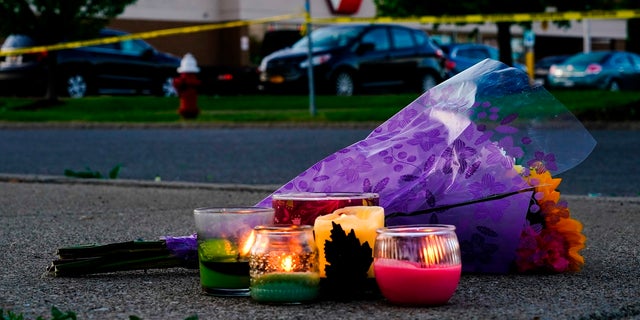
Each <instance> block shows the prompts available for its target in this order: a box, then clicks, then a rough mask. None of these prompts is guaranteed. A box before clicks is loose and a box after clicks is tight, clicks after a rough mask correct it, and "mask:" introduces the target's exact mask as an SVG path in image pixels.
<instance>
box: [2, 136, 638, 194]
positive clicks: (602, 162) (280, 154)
mask: <svg viewBox="0 0 640 320" xmlns="http://www.w3.org/2000/svg"><path fill="white" fill-rule="evenodd" d="M370 131H371V129H345V128H331V129H327V128H323V129H302V128H268V129H267V128H227V129H222V128H220V129H158V128H153V129H95V128H94V129H3V130H0V152H1V156H0V174H38V175H58V176H61V175H63V174H64V170H65V169H71V170H76V171H84V170H86V168H87V167H89V168H90V169H92V170H97V171H100V172H102V173H103V174H104V173H106V172H108V171H109V170H110V169H111V168H113V167H114V166H115V165H117V164H121V165H122V169H121V172H120V175H119V178H121V179H136V180H153V179H154V178H155V177H156V176H159V177H160V178H161V179H162V180H163V181H184V182H210V183H240V184H267V185H281V184H284V183H285V182H287V181H288V180H290V179H291V178H293V177H294V176H295V175H297V174H298V173H300V172H301V171H303V170H305V169H307V168H308V167H310V166H311V165H313V164H314V163H315V162H316V161H319V160H321V159H323V158H324V157H326V156H327V155H329V154H331V153H333V152H335V151H337V150H339V149H340V148H342V147H345V146H348V145H350V144H352V143H354V142H356V141H358V140H360V139H362V138H364V137H366V136H367V135H368V134H369V132H370ZM592 134H593V136H594V138H595V139H596V140H597V141H598V145H597V146H596V149H595V150H594V152H593V153H592V154H591V156H590V157H589V158H588V159H587V160H586V161H585V162H583V163H582V164H581V165H579V166H578V167H576V168H575V169H573V170H571V171H569V172H566V173H564V174H562V175H560V177H562V178H564V181H563V183H562V184H561V186H560V190H561V191H562V192H563V193H565V194H575V195H608V196H611V195H614V196H630V195H631V196H637V195H640V185H639V184H638V181H640V167H639V166H638V164H639V162H638V160H637V159H638V158H640V148H639V147H638V146H640V131H625V130H594V131H592ZM568 143H570V142H568Z"/></svg>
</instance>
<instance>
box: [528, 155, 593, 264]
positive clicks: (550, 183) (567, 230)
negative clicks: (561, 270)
mask: <svg viewBox="0 0 640 320" xmlns="http://www.w3.org/2000/svg"><path fill="white" fill-rule="evenodd" d="M523 178H524V179H525V180H526V181H527V183H529V185H530V186H532V187H534V188H535V193H534V199H535V201H536V203H537V204H538V206H539V207H540V212H541V214H542V216H543V217H544V219H545V228H546V229H549V231H555V232H557V233H558V234H560V235H561V236H562V237H563V238H564V242H565V246H566V257H565V258H566V259H567V260H568V261H569V265H568V269H569V270H570V271H579V270H580V268H581V267H582V265H584V257H583V256H582V255H580V253H579V252H580V250H582V249H584V247H585V241H586V237H585V236H584V235H583V234H582V223H580V222H579V221H578V220H575V219H572V218H571V215H570V212H569V208H568V207H567V205H566V203H564V202H560V192H558V191H556V189H557V188H558V186H559V185H560V182H561V181H562V179H560V178H553V177H552V176H551V173H550V172H549V171H539V170H536V168H530V169H529V174H528V175H523Z"/></svg>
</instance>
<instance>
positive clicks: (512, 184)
mask: <svg viewBox="0 0 640 320" xmlns="http://www.w3.org/2000/svg"><path fill="white" fill-rule="evenodd" d="M594 147H595V140H594V139H593V138H592V137H591V135H590V134H589V133H588V132H587V130H586V129H585V128H584V127H583V126H582V124H581V123H580V122H579V121H578V120H577V119H576V118H575V117H574V116H573V115H572V114H571V113H570V112H569V111H568V110H567V109H566V108H565V107H564V106H563V105H562V104H561V103H560V102H559V101H557V100H556V99H555V98H553V96H552V95H551V94H549V93H548V92H547V91H546V90H545V89H544V88H542V87H540V86H532V85H531V84H530V82H529V78H528V76H527V75H526V74H525V73H523V72H521V71H519V70H517V69H515V68H511V67H508V66H506V65H504V64H502V63H500V62H498V61H493V60H485V61H483V62H480V63H478V64H476V65H475V66H473V67H471V68H469V69H467V70H465V71H464V72H462V73H460V74H458V75H457V76H455V77H453V78H451V79H449V80H447V81H445V82H443V83H442V84H440V85H439V86H437V87H435V88H433V89H431V90H429V91H427V92H425V93H424V94H423V95H422V96H420V97H418V98H417V99H416V100H415V101H413V102H412V103H410V104H409V105H408V106H406V107H405V108H403V109H402V110H401V111H399V112H398V113H397V114H396V115H394V116H393V117H391V118H390V119H388V120H387V121H386V122H384V123H383V124H381V125H380V126H378V127H377V128H376V129H374V130H373V132H371V134H370V135H369V136H368V137H366V138H365V139H363V140H361V141H358V142H356V143H354V144H352V145H350V146H348V147H345V148H344V149H342V150H339V151H337V152H336V153H334V154H331V155H329V156H328V157H326V158H325V159H323V160H321V161H319V162H317V163H316V164H315V165H313V166H312V167H310V168H309V169H307V170H305V171H303V172H302V173H300V174H299V175H298V176H297V177H295V178H293V179H292V180H291V181H289V182H288V183H286V184H285V185H283V186H282V187H280V188H279V189H278V190H276V191H275V192H274V194H278V193H291V192H375V193H378V194H379V195H380V206H382V207H384V208H385V223H386V224H387V225H406V224H421V223H422V224H424V223H443V224H453V225H455V226H456V232H457V235H458V238H459V240H460V245H461V251H462V262H463V263H462V265H463V271H465V272H489V273H506V272H510V271H514V270H515V271H518V272H541V271H544V272H547V271H552V272H564V271H576V270H579V269H580V266H581V265H582V264H583V258H582V256H580V254H579V250H580V249H582V248H583V247H584V241H585V238H584V236H583V235H582V233H581V227H582V226H581V224H580V223H579V222H578V221H576V220H574V219H572V218H571V217H570V215H569V209H568V206H567V205H566V203H564V202H562V201H559V196H560V194H559V192H558V191H557V190H556V188H557V186H558V184H559V182H560V180H559V179H554V178H552V175H553V174H559V173H561V172H564V171H566V170H568V169H571V168H572V167H574V166H576V165H577V164H579V163H580V162H581V161H583V160H584V159H585V158H586V157H587V156H588V154H589V153H590V152H591V151H592V150H593V148H594ZM272 196H273V194H272V195H270V196H268V197H266V198H265V199H263V200H262V201H260V202H259V203H258V204H257V205H261V206H270V205H271V201H272Z"/></svg>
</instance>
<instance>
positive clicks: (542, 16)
mask: <svg viewBox="0 0 640 320" xmlns="http://www.w3.org/2000/svg"><path fill="white" fill-rule="evenodd" d="M301 18H302V19H304V20H305V21H307V22H310V23H312V24H340V23H418V24H461V23H486V22H489V23H496V22H515V23H519V22H533V21H571V20H583V19H634V18H640V10H592V11H566V12H539V13H513V14H509V13H505V14H470V15H460V16H419V17H407V18H396V17H373V18H372V17H366V18H357V17H332V18H309V17H308V16H307V15H305V14H304V13H298V14H287V15H281V16H274V17H267V18H260V19H252V20H237V21H231V22H224V23H213V24H204V25H195V26H189V27H179V28H171V29H162V30H155V31H148V32H140V33H131V34H126V35H122V36H114V37H106V38H100V39H92V40H84V41H74V42H65V43H59V44H54V45H49V46H37V47H29V48H20V49H14V50H1V51H0V57H1V56H8V55H18V54H25V53H37V52H43V51H53V50H64V49H73V48H79V47H86V46H96V45H101V44H109V43H115V42H120V41H125V40H131V39H150V38H158V37H165V36H173V35H179V34H185V33H195V32H203V31H210V30H216V29H225V28H233V27H242V26H248V25H252V24H264V23H270V22H278V21H286V20H293V19H301Z"/></svg>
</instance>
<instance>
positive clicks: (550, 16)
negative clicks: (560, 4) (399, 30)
mask: <svg viewBox="0 0 640 320" xmlns="http://www.w3.org/2000/svg"><path fill="white" fill-rule="evenodd" d="M633 18H640V10H593V11H565V12H539V13H504V14H469V15H461V16H420V17H406V18H394V17H376V18H355V17H335V18H316V19H311V22H312V23H315V24H333V23H421V24H456V23H485V22H490V23H495V22H531V21H561V20H582V19H633Z"/></svg>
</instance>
